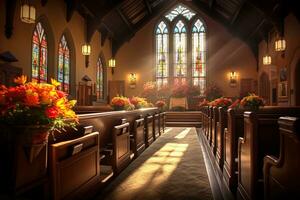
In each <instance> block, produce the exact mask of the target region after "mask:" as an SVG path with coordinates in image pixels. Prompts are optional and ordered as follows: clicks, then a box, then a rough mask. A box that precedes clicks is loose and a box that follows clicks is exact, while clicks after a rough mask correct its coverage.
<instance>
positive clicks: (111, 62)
mask: <svg viewBox="0 0 300 200" xmlns="http://www.w3.org/2000/svg"><path fill="white" fill-rule="evenodd" d="M108 67H111V68H114V67H116V60H115V59H113V58H111V59H109V60H108Z"/></svg>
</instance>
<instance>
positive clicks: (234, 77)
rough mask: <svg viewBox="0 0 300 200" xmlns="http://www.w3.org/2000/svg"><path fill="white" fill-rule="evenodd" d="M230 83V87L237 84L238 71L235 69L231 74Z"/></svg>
mask: <svg viewBox="0 0 300 200" xmlns="http://www.w3.org/2000/svg"><path fill="white" fill-rule="evenodd" d="M229 85H230V87H235V86H236V85H237V73H236V72H235V71H232V72H230V74H229Z"/></svg>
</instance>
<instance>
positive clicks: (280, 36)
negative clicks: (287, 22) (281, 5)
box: [275, 15, 286, 51]
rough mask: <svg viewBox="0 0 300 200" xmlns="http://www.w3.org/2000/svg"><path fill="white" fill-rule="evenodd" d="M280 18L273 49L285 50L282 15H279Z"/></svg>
mask: <svg viewBox="0 0 300 200" xmlns="http://www.w3.org/2000/svg"><path fill="white" fill-rule="evenodd" d="M281 18H282V20H281V22H280V24H279V28H278V29H279V31H278V37H277V39H276V40H275V51H285V49H286V42H285V39H284V17H283V15H282V16H281Z"/></svg>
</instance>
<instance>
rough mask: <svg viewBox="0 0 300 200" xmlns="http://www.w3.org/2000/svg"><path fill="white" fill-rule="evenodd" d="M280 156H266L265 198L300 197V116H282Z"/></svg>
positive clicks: (280, 124)
mask: <svg viewBox="0 0 300 200" xmlns="http://www.w3.org/2000/svg"><path fill="white" fill-rule="evenodd" d="M278 123H279V130H280V153H279V157H277V158H276V157H274V156H271V155H268V156H266V157H265V158H264V191H265V199H267V200H268V199H300V190H299V188H300V172H299V169H300V158H299V153H300V118H294V117H281V118H280V119H279V121H278Z"/></svg>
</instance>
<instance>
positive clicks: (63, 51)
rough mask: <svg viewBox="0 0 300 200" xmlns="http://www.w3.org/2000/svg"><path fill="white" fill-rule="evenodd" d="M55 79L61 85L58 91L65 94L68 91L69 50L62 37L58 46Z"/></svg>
mask: <svg viewBox="0 0 300 200" xmlns="http://www.w3.org/2000/svg"><path fill="white" fill-rule="evenodd" d="M57 79H58V82H60V83H61V86H60V89H61V90H63V91H64V92H66V93H69V91H70V50H69V47H68V43H67V40H66V38H65V36H64V35H63V36H62V37H61V39H60V42H59V46H58V70H57Z"/></svg>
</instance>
